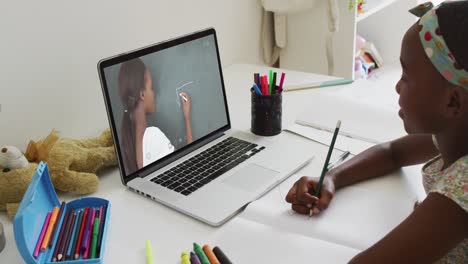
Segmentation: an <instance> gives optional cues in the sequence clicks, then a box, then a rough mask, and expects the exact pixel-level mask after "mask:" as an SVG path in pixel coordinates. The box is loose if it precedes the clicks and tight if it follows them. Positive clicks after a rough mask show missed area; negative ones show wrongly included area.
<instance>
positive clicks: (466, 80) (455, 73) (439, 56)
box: [410, 3, 468, 90]
mask: <svg viewBox="0 0 468 264" xmlns="http://www.w3.org/2000/svg"><path fill="white" fill-rule="evenodd" d="M443 4H444V3H442V5H443ZM433 7H434V6H433V4H432V3H424V4H420V5H418V6H417V7H415V8H413V9H411V10H410V12H411V13H413V14H414V15H416V16H418V17H421V19H420V20H419V22H418V25H419V37H420V39H421V43H422V46H423V48H424V51H425V53H426V55H427V57H428V58H429V59H430V60H431V62H432V64H433V65H434V66H435V67H436V69H437V70H438V71H439V72H440V74H442V76H444V78H445V79H446V80H447V81H449V82H450V83H452V84H454V85H457V86H461V87H463V88H465V89H466V90H468V72H467V71H466V70H464V69H463V67H461V66H460V65H459V64H458V63H457V61H456V60H455V57H454V56H453V54H452V53H451V52H450V50H449V48H448V46H447V44H446V43H445V41H444V38H443V36H442V34H441V33H440V28H439V20H438V18H437V14H436V10H437V8H438V7H439V6H437V7H435V8H433Z"/></svg>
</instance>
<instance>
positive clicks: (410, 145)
mask: <svg viewBox="0 0 468 264" xmlns="http://www.w3.org/2000/svg"><path fill="white" fill-rule="evenodd" d="M437 154H438V151H437V149H436V147H435V146H434V144H433V142H432V137H431V135H408V136H404V137H402V138H399V139H396V140H394V141H390V142H388V143H383V144H379V145H376V146H374V147H372V148H369V149H368V150H366V151H364V152H362V153H359V154H358V155H356V156H355V157H353V158H352V159H350V160H349V161H347V162H345V163H343V164H342V165H340V166H338V167H336V168H335V169H332V170H330V171H329V172H328V173H327V174H326V177H325V179H324V182H323V187H322V191H321V192H320V197H318V198H317V197H314V196H312V195H311V194H310V193H315V190H316V186H317V183H318V178H311V177H306V176H304V177H302V178H300V179H299V180H298V181H296V182H295V183H294V185H293V186H292V187H291V189H290V190H289V192H288V194H287V196H286V201H287V202H288V203H291V204H292V209H293V210H294V211H296V212H298V213H301V214H308V213H309V211H310V209H311V208H312V209H313V211H314V213H315V214H318V213H320V211H322V210H324V209H326V208H327V207H328V205H329V204H330V202H331V200H332V198H333V195H334V193H335V190H336V189H339V188H342V187H344V186H347V185H351V184H354V183H356V182H360V181H364V180H367V179H370V178H376V177H379V176H382V175H385V174H387V173H389V172H392V171H394V170H396V169H399V168H401V167H403V166H409V165H414V164H420V163H423V162H426V161H428V160H429V159H430V158H432V157H435V156H436V155H437ZM312 206H313V207H312Z"/></svg>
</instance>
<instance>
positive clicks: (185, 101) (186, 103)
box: [179, 92, 192, 120]
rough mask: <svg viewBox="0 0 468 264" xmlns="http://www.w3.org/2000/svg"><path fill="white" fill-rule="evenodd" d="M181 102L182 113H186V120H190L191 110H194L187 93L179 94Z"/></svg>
mask: <svg viewBox="0 0 468 264" xmlns="http://www.w3.org/2000/svg"><path fill="white" fill-rule="evenodd" d="M179 96H180V101H181V102H182V111H183V112H184V118H185V120H189V119H190V109H191V108H192V102H191V101H190V96H189V95H188V94H187V93H186V92H181V93H180V94H179Z"/></svg>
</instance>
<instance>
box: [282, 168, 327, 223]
mask: <svg viewBox="0 0 468 264" xmlns="http://www.w3.org/2000/svg"><path fill="white" fill-rule="evenodd" d="M318 182H319V178H312V177H307V176H303V177H301V178H300V179H299V180H298V181H296V182H295V183H294V185H293V186H292V187H291V189H290V190H289V192H288V194H287V195H286V202H288V203H290V204H291V205H292V209H293V210H294V211H296V212H298V213H300V214H309V213H310V210H312V212H313V214H314V215H315V214H319V213H320V212H321V211H323V210H325V209H327V207H328V205H329V204H330V202H331V200H332V198H333V195H334V194H335V184H334V182H333V179H332V177H331V176H329V175H326V176H325V178H324V179H323V184H322V188H321V189H320V197H316V196H315V191H316V190H317V185H318Z"/></svg>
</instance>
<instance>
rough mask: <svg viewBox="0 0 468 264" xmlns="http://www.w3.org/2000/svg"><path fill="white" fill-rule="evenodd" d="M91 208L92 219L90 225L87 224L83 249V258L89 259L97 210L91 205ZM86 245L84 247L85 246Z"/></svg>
mask: <svg viewBox="0 0 468 264" xmlns="http://www.w3.org/2000/svg"><path fill="white" fill-rule="evenodd" d="M89 210H90V217H89V219H90V221H89V225H87V226H86V229H85V234H84V237H83V244H82V248H81V250H83V258H85V259H87V258H88V257H89V245H90V244H91V235H92V232H93V224H94V216H95V215H96V210H95V209H94V208H92V207H91V209H89ZM83 245H84V247H83Z"/></svg>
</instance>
